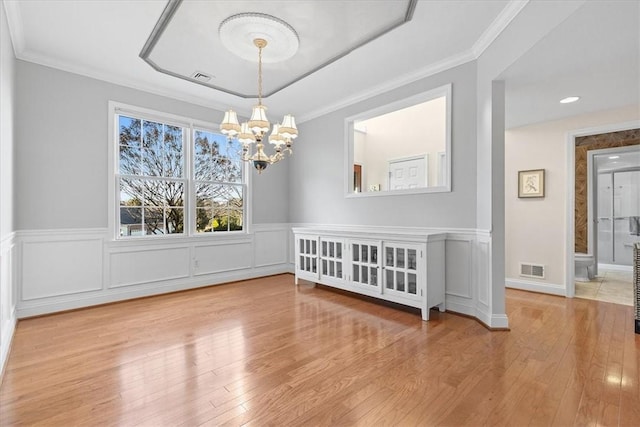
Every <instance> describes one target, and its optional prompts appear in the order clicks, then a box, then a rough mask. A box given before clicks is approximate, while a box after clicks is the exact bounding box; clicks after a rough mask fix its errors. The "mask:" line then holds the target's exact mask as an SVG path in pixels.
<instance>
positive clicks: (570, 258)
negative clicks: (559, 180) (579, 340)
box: [564, 120, 640, 298]
mask: <svg viewBox="0 0 640 427" xmlns="http://www.w3.org/2000/svg"><path fill="white" fill-rule="evenodd" d="M637 128H640V120H633V121H629V122H622V123H614V124H609V125H602V126H595V127H591V128H584V129H576V130H573V131H569V132H567V140H566V141H567V143H566V145H565V148H566V153H567V174H566V179H565V194H566V195H567V199H566V203H565V206H566V210H565V224H566V233H565V235H566V237H567V238H566V239H565V245H564V252H565V295H566V296H567V297H568V298H573V297H574V296H575V293H576V284H575V255H574V253H575V197H576V195H575V180H576V176H575V175H576V172H575V171H576V158H575V156H576V155H575V150H576V138H578V137H581V136H589V135H597V134H600V133H609V132H619V131H623V130H630V129H637ZM587 185H588V184H587Z"/></svg>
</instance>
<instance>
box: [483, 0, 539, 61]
mask: <svg viewBox="0 0 640 427" xmlns="http://www.w3.org/2000/svg"><path fill="white" fill-rule="evenodd" d="M528 3H529V0H512V1H510V2H509V4H507V5H506V6H505V8H504V9H502V11H501V12H500V13H499V14H498V16H497V17H496V19H494V20H493V22H492V23H491V25H489V26H488V27H487V29H486V30H484V32H483V33H482V34H481V35H480V38H478V40H477V41H476V42H475V43H474V44H473V47H472V48H471V51H472V52H473V54H474V55H475V57H476V59H477V58H479V57H480V55H482V54H483V53H484V51H485V50H486V49H487V48H488V47H489V46H491V43H493V42H494V41H495V39H497V38H498V36H499V35H500V34H501V33H502V32H503V31H504V30H505V29H506V28H507V27H508V26H509V24H510V23H511V21H513V19H514V18H515V17H516V16H518V14H519V13H520V12H521V11H522V9H524V7H525V6H526V5H527V4H528Z"/></svg>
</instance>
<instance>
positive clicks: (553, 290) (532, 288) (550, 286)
mask: <svg viewBox="0 0 640 427" xmlns="http://www.w3.org/2000/svg"><path fill="white" fill-rule="evenodd" d="M505 283H506V285H507V288H511V289H519V290H521V291H529V292H538V293H542V294H551V295H560V296H566V294H567V290H566V289H565V287H564V286H563V285H558V284H555V283H542V282H535V281H533V280H522V279H510V278H507V279H506V280H505Z"/></svg>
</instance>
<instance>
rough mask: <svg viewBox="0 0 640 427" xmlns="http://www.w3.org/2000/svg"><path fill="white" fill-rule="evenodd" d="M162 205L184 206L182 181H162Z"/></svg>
mask: <svg viewBox="0 0 640 427" xmlns="http://www.w3.org/2000/svg"><path fill="white" fill-rule="evenodd" d="M164 197H165V201H164V206H184V182H180V181H165V182H164Z"/></svg>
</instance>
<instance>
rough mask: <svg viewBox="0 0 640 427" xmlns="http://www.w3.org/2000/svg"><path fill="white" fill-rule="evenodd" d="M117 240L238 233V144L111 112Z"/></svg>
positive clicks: (198, 129) (202, 130)
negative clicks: (114, 156) (114, 130)
mask: <svg viewBox="0 0 640 427" xmlns="http://www.w3.org/2000/svg"><path fill="white" fill-rule="evenodd" d="M114 118H115V123H116V126H117V131H116V134H115V147H116V149H115V150H114V152H115V153H117V154H116V159H115V162H114V163H115V168H114V169H115V188H116V189H117V191H115V193H116V194H115V199H116V205H117V207H118V208H117V213H116V215H115V216H116V220H115V221H114V223H115V224H116V230H117V231H116V234H117V237H118V238H130V237H136V236H148V237H151V236H156V237H157V236H166V235H183V236H184V235H200V234H205V233H213V232H238V231H243V230H244V218H245V210H244V199H245V193H246V183H245V179H244V174H243V164H242V162H241V160H240V151H241V147H240V144H239V143H238V142H237V141H236V140H232V141H228V140H227V138H226V137H225V136H224V135H220V134H218V133H216V132H214V131H212V130H210V129H207V127H206V126H198V125H196V124H194V123H192V122H189V121H185V122H184V123H180V122H179V121H176V120H175V117H167V118H163V117H162V115H160V114H159V113H154V116H153V117H152V116H150V115H149V114H148V112H142V111H140V112H138V111H136V110H135V109H133V108H132V109H123V108H117V107H116V108H115V109H114Z"/></svg>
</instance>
